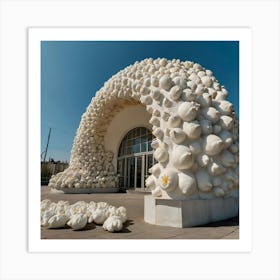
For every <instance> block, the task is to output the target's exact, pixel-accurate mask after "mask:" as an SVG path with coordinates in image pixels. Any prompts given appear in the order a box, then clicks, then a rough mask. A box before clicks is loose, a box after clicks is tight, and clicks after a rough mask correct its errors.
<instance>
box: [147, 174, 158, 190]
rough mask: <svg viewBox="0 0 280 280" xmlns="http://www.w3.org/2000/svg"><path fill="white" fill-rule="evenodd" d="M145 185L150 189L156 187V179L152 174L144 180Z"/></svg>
mask: <svg viewBox="0 0 280 280" xmlns="http://www.w3.org/2000/svg"><path fill="white" fill-rule="evenodd" d="M145 185H146V187H147V188H150V189H154V188H155V187H156V181H155V178H154V176H153V175H150V176H149V177H148V178H147V179H146V181H145Z"/></svg>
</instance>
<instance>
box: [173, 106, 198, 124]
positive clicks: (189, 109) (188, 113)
mask: <svg viewBox="0 0 280 280" xmlns="http://www.w3.org/2000/svg"><path fill="white" fill-rule="evenodd" d="M197 105H198V104H197V103H194V102H183V103H182V104H181V105H179V108H178V114H179V116H180V117H181V118H182V120H184V121H188V122H190V121H193V120H194V119H195V117H196V114H197V110H198V108H199V107H198V106H197Z"/></svg>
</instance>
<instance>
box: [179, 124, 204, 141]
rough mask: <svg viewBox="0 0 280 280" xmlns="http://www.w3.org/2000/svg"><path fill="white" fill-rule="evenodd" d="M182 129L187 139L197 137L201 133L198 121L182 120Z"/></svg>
mask: <svg viewBox="0 0 280 280" xmlns="http://www.w3.org/2000/svg"><path fill="white" fill-rule="evenodd" d="M183 131H184V132H185V133H186V135H187V137H188V138H189V139H197V138H199V136H200V134H201V127H200V124H199V122H198V121H193V122H184V124H183Z"/></svg>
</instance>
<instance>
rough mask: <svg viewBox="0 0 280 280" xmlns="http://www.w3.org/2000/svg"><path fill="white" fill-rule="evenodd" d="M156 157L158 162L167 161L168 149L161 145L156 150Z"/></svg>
mask: <svg viewBox="0 0 280 280" xmlns="http://www.w3.org/2000/svg"><path fill="white" fill-rule="evenodd" d="M154 157H155V159H156V160H157V161H158V162H161V163H163V162H166V161H167V160H168V152H167V150H165V149H163V148H161V147H159V148H157V149H156V150H155V152H154Z"/></svg>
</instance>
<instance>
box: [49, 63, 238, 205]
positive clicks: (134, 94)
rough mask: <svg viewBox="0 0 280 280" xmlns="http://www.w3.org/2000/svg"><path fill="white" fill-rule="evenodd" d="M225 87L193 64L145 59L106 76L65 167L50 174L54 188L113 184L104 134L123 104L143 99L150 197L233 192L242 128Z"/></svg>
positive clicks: (235, 190) (114, 177)
mask: <svg viewBox="0 0 280 280" xmlns="http://www.w3.org/2000/svg"><path fill="white" fill-rule="evenodd" d="M226 98H227V90H226V89H225V88H224V87H223V86H221V85H220V84H219V82H218V81H217V80H216V79H215V77H214V76H213V74H212V72H211V71H210V70H206V69H204V68H203V67H202V66H201V65H199V64H197V63H193V62H189V61H187V62H182V61H180V60H175V59H173V60H167V59H164V58H158V59H155V60H153V59H151V58H149V59H145V60H143V61H141V62H136V63H135V64H133V65H131V66H128V67H127V68H125V69H124V70H122V71H120V72H118V73H117V74H116V75H114V76H113V77H112V78H111V79H109V80H108V81H107V82H106V83H105V84H104V86H103V87H102V88H101V89H100V90H99V91H98V92H97V93H96V96H95V97H94V98H93V99H92V101H91V103H90V104H89V106H88V107H87V110H86V112H85V113H84V114H83V116H82V119H81V123H80V126H79V128H78V130H77V133H76V137H75V140H74V144H73V148H72V153H71V160H70V165H69V168H68V169H66V170H65V171H63V172H61V173H59V174H57V175H55V176H54V177H52V178H51V180H50V183H49V186H50V187H52V188H55V189H63V190H67V189H68V190H75V192H79V190H81V189H88V190H89V191H90V190H93V191H94V189H97V188H100V187H102V188H104V189H106V188H109V189H117V185H118V182H117V174H116V170H114V166H113V165H112V159H113V156H114V155H113V153H112V152H110V151H105V150H104V146H103V143H104V135H105V133H106V130H107V127H108V125H109V124H110V121H111V120H112V118H113V117H114V116H115V115H116V113H117V112H119V111H120V110H122V108H124V107H126V106H129V105H131V104H139V103H141V104H143V105H145V106H146V110H147V111H148V112H149V113H150V114H151V118H150V124H152V126H153V129H152V132H153V135H154V136H155V137H156V139H155V140H154V141H153V142H152V147H153V149H154V157H155V159H156V160H157V161H158V163H157V164H155V165H154V166H153V167H152V168H151V169H150V172H151V175H150V176H149V177H148V179H147V180H146V186H147V187H149V188H150V189H151V190H152V194H153V196H154V197H162V198H167V199H183V200H190V199H214V198H216V197H238V193H239V191H238V190H239V175H238V174H239V172H238V170H239V163H238V158H239V131H238V127H239V124H238V119H237V117H236V115H235V112H234V109H233V105H232V104H231V103H230V102H229V101H227V100H226Z"/></svg>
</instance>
